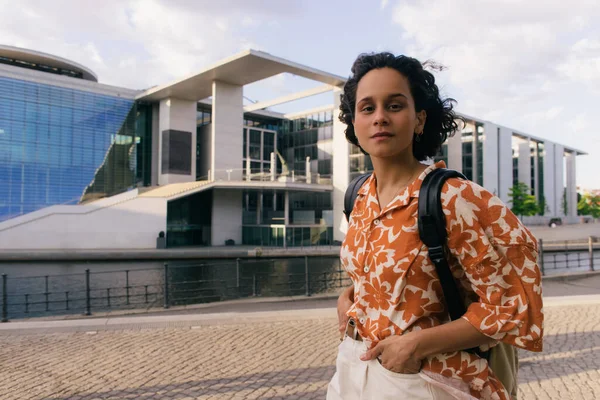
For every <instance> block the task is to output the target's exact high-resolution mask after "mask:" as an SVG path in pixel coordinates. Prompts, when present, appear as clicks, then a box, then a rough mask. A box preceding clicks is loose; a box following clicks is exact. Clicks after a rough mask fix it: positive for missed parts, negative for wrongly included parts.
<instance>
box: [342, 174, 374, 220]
mask: <svg viewBox="0 0 600 400" xmlns="http://www.w3.org/2000/svg"><path fill="white" fill-rule="evenodd" d="M370 176H371V173H368V174H363V175H359V176H357V177H356V178H354V179H352V182H350V184H349V185H348V188H347V189H346V194H344V215H345V216H346V221H350V214H352V209H353V208H354V202H355V201H356V198H357V197H358V191H359V190H360V188H361V187H362V185H363V184H364V183H365V181H366V180H367V179H368V178H369V177H370Z"/></svg>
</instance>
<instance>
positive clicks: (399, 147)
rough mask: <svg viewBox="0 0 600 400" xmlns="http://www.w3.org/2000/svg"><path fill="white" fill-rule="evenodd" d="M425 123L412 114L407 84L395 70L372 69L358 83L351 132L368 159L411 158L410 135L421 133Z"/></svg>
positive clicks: (412, 103)
mask: <svg viewBox="0 0 600 400" xmlns="http://www.w3.org/2000/svg"><path fill="white" fill-rule="evenodd" d="M425 119H426V113H425V111H420V112H419V113H417V112H416V110H415V102H414V99H413V97H412V94H411V92H410V87H409V84H408V80H407V79H406V77H404V75H402V74H401V73H400V72H398V71H396V70H395V69H393V68H380V69H373V70H371V71H369V72H368V73H367V74H365V76H363V77H362V79H361V80H360V81H359V82H358V87H357V89H356V108H355V112H354V121H353V122H354V132H355V133H356V137H357V139H358V142H359V143H360V146H361V147H362V148H363V149H364V150H365V151H366V152H367V153H369V155H370V156H371V157H379V158H387V157H396V156H409V157H412V156H413V155H412V141H413V135H414V134H415V132H416V133H418V134H419V133H422V132H423V127H424V126H425Z"/></svg>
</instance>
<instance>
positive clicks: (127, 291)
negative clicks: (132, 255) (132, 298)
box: [125, 270, 129, 305]
mask: <svg viewBox="0 0 600 400" xmlns="http://www.w3.org/2000/svg"><path fill="white" fill-rule="evenodd" d="M125 299H126V301H127V305H129V270H127V271H125Z"/></svg>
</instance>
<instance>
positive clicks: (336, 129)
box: [332, 88, 350, 242]
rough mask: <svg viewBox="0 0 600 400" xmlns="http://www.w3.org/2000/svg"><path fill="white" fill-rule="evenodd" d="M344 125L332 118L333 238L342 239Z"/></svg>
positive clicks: (346, 166)
mask: <svg viewBox="0 0 600 400" xmlns="http://www.w3.org/2000/svg"><path fill="white" fill-rule="evenodd" d="M341 93H342V89H339V88H337V89H334V90H333V113H334V114H337V110H338V109H339V106H340V94H341ZM345 129H346V125H345V124H344V123H342V122H341V121H340V120H339V119H338V118H334V119H333V148H334V149H335V154H334V155H333V199H332V200H333V240H334V241H340V242H341V241H343V240H344V237H345V236H346V230H347V229H348V224H347V222H346V217H345V216H344V194H345V193H346V188H347V187H348V184H349V183H350V182H349V180H350V157H349V156H350V143H348V141H347V140H346V135H345V134H344V130H345Z"/></svg>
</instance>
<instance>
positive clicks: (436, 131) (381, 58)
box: [339, 52, 462, 161]
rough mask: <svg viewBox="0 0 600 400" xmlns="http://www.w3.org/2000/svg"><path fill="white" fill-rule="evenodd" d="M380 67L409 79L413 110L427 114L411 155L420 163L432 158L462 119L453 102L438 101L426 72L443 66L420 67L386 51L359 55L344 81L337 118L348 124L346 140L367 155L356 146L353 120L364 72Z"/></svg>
mask: <svg viewBox="0 0 600 400" xmlns="http://www.w3.org/2000/svg"><path fill="white" fill-rule="evenodd" d="M379 68H393V69H395V70H396V71H398V72H400V73H401V74H402V75H403V76H404V77H406V79H407V80H408V83H409V86H410V92H411V94H412V96H413V98H414V102H415V109H416V111H417V112H419V111H421V110H425V112H426V113H427V119H426V121H425V127H424V129H423V134H422V136H421V140H420V141H418V142H417V141H416V140H413V154H414V156H415V158H416V159H417V160H419V161H423V160H425V159H427V158H430V157H434V156H435V155H436V154H438V151H439V150H440V147H441V146H442V143H444V141H445V140H446V139H447V138H448V136H451V135H452V134H453V133H454V132H455V131H456V130H457V129H458V124H457V122H456V121H457V120H462V118H460V117H458V116H457V115H456V113H455V112H454V110H453V104H454V103H456V101H455V100H454V99H452V98H447V99H442V98H440V91H439V89H438V87H437V85H436V84H435V77H434V76H433V74H432V73H431V72H429V71H427V70H426V68H428V69H434V70H438V71H441V70H443V67H442V66H441V65H439V64H436V63H435V62H432V61H427V62H425V63H423V64H421V62H420V61H419V60H417V59H415V58H411V57H407V56H404V55H399V56H395V55H393V54H392V53H387V52H383V53H370V54H361V55H359V56H358V58H357V59H356V61H354V64H353V65H352V76H350V78H349V79H348V80H347V81H346V84H345V85H344V91H343V93H342V94H341V95H340V100H341V102H340V115H339V119H340V121H342V122H343V123H345V124H346V125H347V128H346V130H345V133H346V139H348V141H349V142H350V143H352V144H354V145H356V146H358V147H359V148H360V150H361V151H362V152H363V153H364V154H368V153H367V152H366V151H365V150H364V149H363V148H362V147H360V145H359V144H358V139H357V138H356V134H355V132H354V125H353V124H352V120H353V115H354V110H355V108H356V89H357V87H358V82H360V80H361V79H362V77H363V76H365V75H366V74H367V72H369V71H371V70H373V69H379Z"/></svg>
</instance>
